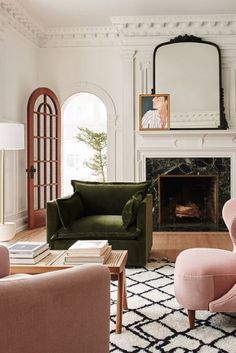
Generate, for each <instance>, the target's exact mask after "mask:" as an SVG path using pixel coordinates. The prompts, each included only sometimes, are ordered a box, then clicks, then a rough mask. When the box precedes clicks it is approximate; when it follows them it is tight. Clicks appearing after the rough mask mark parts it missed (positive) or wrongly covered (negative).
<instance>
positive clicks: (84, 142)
mask: <svg viewBox="0 0 236 353" xmlns="http://www.w3.org/2000/svg"><path fill="white" fill-rule="evenodd" d="M106 157H107V111H106V107H105V105H104V103H103V102H102V101H101V99H100V98H98V97H97V96H96V95H94V94H91V93H84V92H83V93H78V94H76V95H73V96H71V97H70V98H68V99H67V101H66V102H65V104H64V109H63V117H62V195H69V194H71V193H72V187H71V184H70V181H71V179H78V180H90V181H106V179H107V166H106Z"/></svg>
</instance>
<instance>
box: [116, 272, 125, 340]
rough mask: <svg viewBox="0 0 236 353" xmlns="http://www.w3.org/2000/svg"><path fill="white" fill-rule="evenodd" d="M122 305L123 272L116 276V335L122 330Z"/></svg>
mask: <svg viewBox="0 0 236 353" xmlns="http://www.w3.org/2000/svg"><path fill="white" fill-rule="evenodd" d="M123 303H124V272H123V271H122V272H120V273H119V274H118V288H117V308H116V333H118V334H119V333H121V329H122V311H123Z"/></svg>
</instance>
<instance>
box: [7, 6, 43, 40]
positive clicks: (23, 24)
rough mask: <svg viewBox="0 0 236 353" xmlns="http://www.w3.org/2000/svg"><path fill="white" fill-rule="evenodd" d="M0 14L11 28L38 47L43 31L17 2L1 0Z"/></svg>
mask: <svg viewBox="0 0 236 353" xmlns="http://www.w3.org/2000/svg"><path fill="white" fill-rule="evenodd" d="M0 14H1V16H2V17H4V19H5V21H6V22H7V23H8V24H9V25H10V26H12V27H13V28H15V29H16V30H17V31H18V32H20V33H21V34H22V35H23V36H25V37H26V38H28V39H29V40H30V41H31V42H33V43H35V44H37V45H38V40H39V36H40V34H41V33H42V31H43V29H42V27H41V26H40V25H39V24H38V23H36V21H35V20H34V19H32V18H31V17H30V16H29V15H28V14H27V13H26V11H25V10H24V9H23V7H22V6H20V5H19V3H17V1H15V0H0Z"/></svg>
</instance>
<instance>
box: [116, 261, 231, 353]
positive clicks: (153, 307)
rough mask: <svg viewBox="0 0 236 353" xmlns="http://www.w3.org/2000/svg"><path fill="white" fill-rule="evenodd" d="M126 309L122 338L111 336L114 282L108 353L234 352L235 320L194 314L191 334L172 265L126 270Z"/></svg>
mask: <svg viewBox="0 0 236 353" xmlns="http://www.w3.org/2000/svg"><path fill="white" fill-rule="evenodd" d="M126 277H127V279H126V281H127V282H126V286H127V296H128V307H129V310H127V311H124V313H123V328H122V333H121V334H120V335H117V334H116V333H115V319H116V317H115V313H116V295H117V288H116V285H117V282H112V284H111V298H112V306H111V335H110V353H121V352H124V353H126V352H133V353H134V352H135V353H136V352H137V353H154V352H155V353H159V352H160V353H162V352H170V353H172V352H174V353H186V352H191V353H195V352H198V353H236V315H234V314H220V313H217V314H212V313H209V312H206V311H198V312H197V313H196V327H195V329H193V330H190V329H189V326H188V318H187V314H186V310H184V309H182V308H181V307H180V306H179V304H178V303H177V301H176V299H175V295H174V285H173V283H174V264H173V263H164V262H162V263H150V264H148V266H147V267H145V268H138V269H127V270H126Z"/></svg>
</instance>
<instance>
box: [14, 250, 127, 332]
mask: <svg viewBox="0 0 236 353" xmlns="http://www.w3.org/2000/svg"><path fill="white" fill-rule="evenodd" d="M65 254H66V251H65V250H52V251H51V254H50V255H48V256H47V257H45V258H44V259H43V260H41V261H39V262H38V263H37V264H35V265H15V264H14V265H11V267H10V271H11V274H14V273H28V274H32V275H34V274H39V273H44V272H50V271H58V270H63V269H66V268H70V267H72V265H64V258H65ZM127 259H128V251H127V250H112V252H111V255H110V256H109V258H108V260H107V261H106V263H105V264H104V266H107V267H108V269H109V271H110V273H111V280H114V281H118V287H117V306H116V333H118V334H119V333H121V330H122V313H123V309H124V310H127V309H128V305H127V295H126V285H125V281H126V277H125V265H126V263H127Z"/></svg>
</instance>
